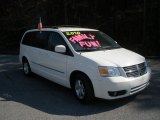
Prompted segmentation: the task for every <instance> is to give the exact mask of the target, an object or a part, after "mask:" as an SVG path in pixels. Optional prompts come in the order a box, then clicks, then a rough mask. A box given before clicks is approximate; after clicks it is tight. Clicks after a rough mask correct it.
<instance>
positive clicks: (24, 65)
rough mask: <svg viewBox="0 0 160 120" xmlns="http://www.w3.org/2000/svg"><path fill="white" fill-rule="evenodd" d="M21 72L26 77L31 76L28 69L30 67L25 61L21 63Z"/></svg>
mask: <svg viewBox="0 0 160 120" xmlns="http://www.w3.org/2000/svg"><path fill="white" fill-rule="evenodd" d="M23 72H24V74H25V75H26V76H30V75H31V73H32V72H31V68H30V65H29V63H28V61H27V60H24V61H23Z"/></svg>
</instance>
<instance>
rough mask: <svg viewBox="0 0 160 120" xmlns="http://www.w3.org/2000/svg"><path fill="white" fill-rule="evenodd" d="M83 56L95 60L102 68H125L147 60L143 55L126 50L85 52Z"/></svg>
mask: <svg viewBox="0 0 160 120" xmlns="http://www.w3.org/2000/svg"><path fill="white" fill-rule="evenodd" d="M81 55H82V56H83V57H86V58H88V59H90V60H94V61H95V62H96V63H98V64H99V65H100V66H116V67H125V66H131V65H135V64H139V63H142V62H144V61H145V58H144V57H142V56H141V55H139V54H137V53H135V52H132V51H130V50H127V49H124V48H119V49H111V50H105V51H94V52H85V53H82V54H81Z"/></svg>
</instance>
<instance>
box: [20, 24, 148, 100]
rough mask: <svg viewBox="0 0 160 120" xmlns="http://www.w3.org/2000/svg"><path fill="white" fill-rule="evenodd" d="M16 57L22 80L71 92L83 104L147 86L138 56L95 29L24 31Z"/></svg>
mask: <svg viewBox="0 0 160 120" xmlns="http://www.w3.org/2000/svg"><path fill="white" fill-rule="evenodd" d="M19 59H20V62H21V63H22V65H23V71H24V74H25V75H26V76H29V75H30V74H31V73H32V72H33V73H36V74H38V75H40V76H42V77H44V78H47V79H49V80H51V81H54V82H56V83H58V84H60V85H63V86H65V87H68V88H72V90H73V92H74V94H75V96H76V98H77V99H78V100H79V101H80V102H83V103H89V102H91V101H93V99H94V97H98V98H103V99H117V98H122V97H126V96H130V95H133V94H135V93H138V92H140V91H142V90H143V89H144V88H146V87H147V86H148V85H149V79H150V75H151V70H150V68H149V67H148V66H147V63H146V60H145V58H144V57H143V56H141V55H139V54H137V53H134V52H132V51H130V50H127V49H125V48H122V47H121V46H120V45H119V44H118V43H117V42H115V41H114V40H113V39H112V38H111V37H109V36H108V35H106V34H105V33H103V32H101V31H99V30H95V29H89V28H81V27H54V28H43V29H42V31H39V30H38V29H32V30H28V31H26V32H25V33H24V35H23V37H22V40H21V43H20V55H19Z"/></svg>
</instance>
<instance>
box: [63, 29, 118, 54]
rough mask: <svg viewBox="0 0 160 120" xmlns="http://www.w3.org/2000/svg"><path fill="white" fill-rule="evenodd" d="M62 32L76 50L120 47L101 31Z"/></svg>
mask: <svg viewBox="0 0 160 120" xmlns="http://www.w3.org/2000/svg"><path fill="white" fill-rule="evenodd" d="M63 34H64V35H65V36H66V37H67V38H68V40H69V42H70V43H71V45H72V46H73V48H74V49H75V50H76V51H78V52H83V51H84V52H85V51H98V50H105V49H115V48H120V46H119V45H118V44H117V43H116V42H115V41H114V40H113V39H112V38H111V37H109V36H108V35H106V34H104V33H103V32H101V31H66V32H63Z"/></svg>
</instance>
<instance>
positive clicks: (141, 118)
mask: <svg viewBox="0 0 160 120" xmlns="http://www.w3.org/2000/svg"><path fill="white" fill-rule="evenodd" d="M147 61H148V64H149V66H150V67H151V69H152V77H151V80H150V85H149V86H148V88H146V89H145V90H144V91H142V92H141V93H139V94H138V95H136V96H132V97H128V98H123V99H119V100H114V101H107V100H101V99H97V100H96V102H94V103H92V104H90V105H83V104H81V103H79V102H78V101H77V100H76V99H75V98H74V95H73V94H72V91H71V90H70V89H67V88H64V87H62V86H60V85H57V84H55V83H53V82H51V81H49V80H46V79H44V78H42V77H39V76H37V75H33V76H31V77H25V76H24V74H23V72H22V66H21V65H20V63H19V62H18V56H16V55H0V120H62V119H63V120H160V59H147Z"/></svg>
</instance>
